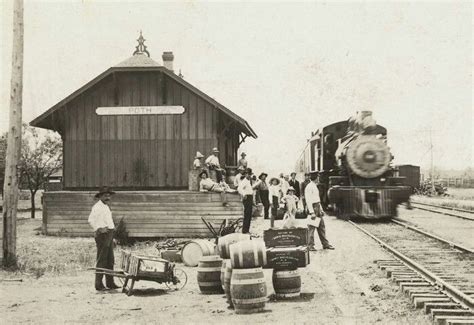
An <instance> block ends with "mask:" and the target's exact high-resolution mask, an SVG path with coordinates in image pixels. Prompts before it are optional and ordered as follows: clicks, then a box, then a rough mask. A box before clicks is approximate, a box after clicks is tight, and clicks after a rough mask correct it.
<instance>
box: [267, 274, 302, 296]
mask: <svg viewBox="0 0 474 325" xmlns="http://www.w3.org/2000/svg"><path fill="white" fill-rule="evenodd" d="M272 282H273V289H274V290H275V296H276V297H277V298H295V297H299V296H300V293H301V276H300V272H299V271H298V269H296V270H273V276H272Z"/></svg>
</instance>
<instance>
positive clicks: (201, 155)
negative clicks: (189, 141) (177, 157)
mask: <svg viewBox="0 0 474 325" xmlns="http://www.w3.org/2000/svg"><path fill="white" fill-rule="evenodd" d="M194 158H204V155H203V154H202V153H200V152H199V151H198V152H196V157H194Z"/></svg>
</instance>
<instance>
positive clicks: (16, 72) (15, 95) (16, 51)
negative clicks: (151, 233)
mask: <svg viewBox="0 0 474 325" xmlns="http://www.w3.org/2000/svg"><path fill="white" fill-rule="evenodd" d="M23 30H24V26H23V0H14V2H13V49H12V76H11V86H10V87H11V88H10V120H9V126H8V140H7V154H6V157H5V181H4V184H3V265H5V266H12V265H16V212H17V206H18V172H17V166H18V163H19V160H20V152H21V111H22V96H23Z"/></svg>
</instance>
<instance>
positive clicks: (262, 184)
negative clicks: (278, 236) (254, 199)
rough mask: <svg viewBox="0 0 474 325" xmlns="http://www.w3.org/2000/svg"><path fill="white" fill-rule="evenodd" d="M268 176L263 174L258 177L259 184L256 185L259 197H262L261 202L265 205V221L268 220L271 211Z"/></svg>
mask: <svg viewBox="0 0 474 325" xmlns="http://www.w3.org/2000/svg"><path fill="white" fill-rule="evenodd" d="M267 177H268V174H266V173H261V174H260V176H258V179H259V180H258V182H257V183H256V184H255V188H256V190H257V192H258V196H259V197H260V201H261V202H262V204H263V210H264V216H265V219H268V218H269V217H268V210H269V209H270V200H269V196H268V195H269V190H268V184H267V181H266V179H267Z"/></svg>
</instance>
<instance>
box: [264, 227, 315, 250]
mask: <svg viewBox="0 0 474 325" xmlns="http://www.w3.org/2000/svg"><path fill="white" fill-rule="evenodd" d="M263 240H264V241H265V245H266V246H267V247H296V246H306V245H308V228H288V229H268V230H265V231H264V232H263Z"/></svg>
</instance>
